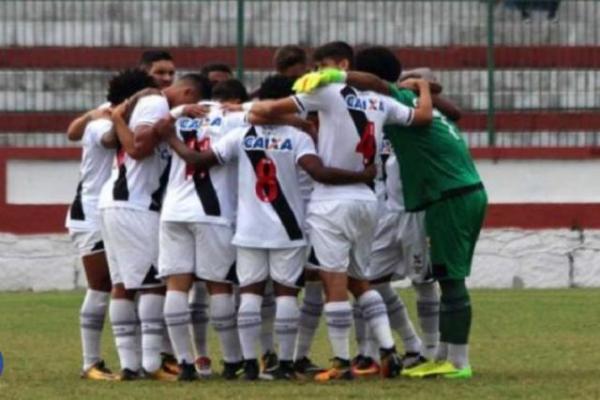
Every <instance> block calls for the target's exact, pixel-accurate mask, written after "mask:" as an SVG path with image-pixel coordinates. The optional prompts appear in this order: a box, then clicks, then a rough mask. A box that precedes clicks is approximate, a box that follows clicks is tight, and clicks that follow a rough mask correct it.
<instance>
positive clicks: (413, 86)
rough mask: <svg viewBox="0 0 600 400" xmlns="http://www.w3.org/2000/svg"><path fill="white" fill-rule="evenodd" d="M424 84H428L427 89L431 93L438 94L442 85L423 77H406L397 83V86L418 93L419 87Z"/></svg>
mask: <svg viewBox="0 0 600 400" xmlns="http://www.w3.org/2000/svg"><path fill="white" fill-rule="evenodd" d="M424 85H427V86H429V90H430V91H431V93H433V94H438V93H441V92H442V85H440V84H439V83H437V82H431V81H429V80H427V79H423V78H408V79H404V80H403V81H401V82H400V83H398V87H400V88H403V89H408V90H412V91H413V92H415V93H419V91H420V88H421V87H422V86H424Z"/></svg>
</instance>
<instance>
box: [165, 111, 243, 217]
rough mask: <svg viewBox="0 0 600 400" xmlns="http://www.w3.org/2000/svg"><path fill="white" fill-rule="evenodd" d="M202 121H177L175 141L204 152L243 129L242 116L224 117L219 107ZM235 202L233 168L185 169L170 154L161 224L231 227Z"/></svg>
mask: <svg viewBox="0 0 600 400" xmlns="http://www.w3.org/2000/svg"><path fill="white" fill-rule="evenodd" d="M199 104H202V105H208V106H210V112H209V114H208V115H207V116H206V117H205V118H195V119H194V118H187V117H182V118H178V119H177V122H176V130H177V137H178V138H179V139H180V140H181V141H183V142H184V143H185V144H186V145H188V147H190V148H193V149H195V150H198V151H202V150H207V149H209V148H210V145H211V144H212V143H216V142H217V141H218V140H219V139H220V138H221V137H222V136H224V135H225V133H226V132H228V131H230V130H231V129H233V128H234V127H236V126H243V125H244V118H243V115H244V113H233V114H227V116H225V114H224V113H223V110H222V108H221V105H220V104H219V103H215V102H206V101H204V102H200V103H199ZM236 201H237V166H236V165H235V164H227V165H222V166H214V167H212V168H210V169H209V170H205V169H199V168H196V167H194V166H193V165H188V164H186V163H185V161H184V160H183V159H182V158H181V157H179V156H178V155H177V154H173V158H172V161H171V173H170V175H169V183H168V185H167V192H166V194H165V200H164V203H163V208H162V212H161V220H162V221H180V222H204V223H214V224H220V225H230V226H231V225H232V224H233V222H234V218H235V207H236Z"/></svg>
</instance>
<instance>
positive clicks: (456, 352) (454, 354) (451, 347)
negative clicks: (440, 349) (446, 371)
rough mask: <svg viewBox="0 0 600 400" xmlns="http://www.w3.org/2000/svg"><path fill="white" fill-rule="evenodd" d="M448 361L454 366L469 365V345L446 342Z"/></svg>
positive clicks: (459, 367) (460, 367)
mask: <svg viewBox="0 0 600 400" xmlns="http://www.w3.org/2000/svg"><path fill="white" fill-rule="evenodd" d="M448 361H450V362H451V363H452V365H454V366H455V367H456V368H458V369H462V368H466V367H468V366H469V345H468V344H452V343H448Z"/></svg>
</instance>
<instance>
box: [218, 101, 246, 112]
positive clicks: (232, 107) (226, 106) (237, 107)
mask: <svg viewBox="0 0 600 400" xmlns="http://www.w3.org/2000/svg"><path fill="white" fill-rule="evenodd" d="M221 108H222V109H223V111H224V112H226V113H228V112H238V111H244V108H243V106H242V105H241V104H239V103H227V102H225V103H222V104H221Z"/></svg>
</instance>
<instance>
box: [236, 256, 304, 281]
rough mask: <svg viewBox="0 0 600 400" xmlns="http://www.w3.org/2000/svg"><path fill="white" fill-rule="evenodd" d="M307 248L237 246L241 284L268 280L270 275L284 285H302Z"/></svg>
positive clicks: (238, 272)
mask: <svg viewBox="0 0 600 400" xmlns="http://www.w3.org/2000/svg"><path fill="white" fill-rule="evenodd" d="M305 263H306V248H305V247H304V246H302V247H292V248H288V249H257V248H252V247H238V248H237V276H238V279H239V281H240V286H241V287H244V286H248V285H251V284H253V283H258V282H263V281H266V280H267V279H268V278H269V277H270V278H271V279H272V280H273V281H275V282H277V283H280V284H282V285H284V286H288V287H294V288H297V287H301V286H302V277H303V272H304V264H305Z"/></svg>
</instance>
